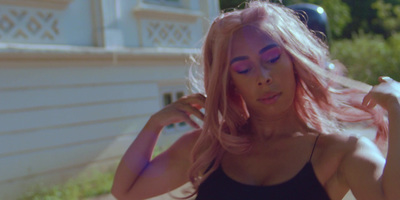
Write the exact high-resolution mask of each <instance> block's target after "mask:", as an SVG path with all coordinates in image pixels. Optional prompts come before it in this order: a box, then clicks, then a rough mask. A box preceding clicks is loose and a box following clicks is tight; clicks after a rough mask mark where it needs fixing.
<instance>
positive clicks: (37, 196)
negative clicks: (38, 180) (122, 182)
mask: <svg viewBox="0 0 400 200" xmlns="http://www.w3.org/2000/svg"><path fill="white" fill-rule="evenodd" d="M114 172H115V171H114V170H110V171H107V172H100V171H95V172H93V173H92V174H90V175H89V176H81V177H78V178H76V179H73V180H70V181H68V182H66V183H65V184H62V185H56V186H52V187H43V186H42V187H39V189H37V190H35V191H34V192H32V193H29V194H27V195H25V196H24V197H22V198H21V199H20V200H65V199H68V200H78V199H85V198H89V197H94V196H98V195H101V194H107V193H110V189H111V185H112V181H113V179H114Z"/></svg>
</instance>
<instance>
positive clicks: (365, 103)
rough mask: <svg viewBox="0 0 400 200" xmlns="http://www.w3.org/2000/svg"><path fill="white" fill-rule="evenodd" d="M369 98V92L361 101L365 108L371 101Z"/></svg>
mask: <svg viewBox="0 0 400 200" xmlns="http://www.w3.org/2000/svg"><path fill="white" fill-rule="evenodd" d="M371 96H372V94H371V92H369V93H368V94H367V95H365V97H364V99H363V101H362V105H363V106H366V107H367V106H368V104H369V102H370V101H371Z"/></svg>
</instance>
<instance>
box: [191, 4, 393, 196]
mask: <svg viewBox="0 0 400 200" xmlns="http://www.w3.org/2000/svg"><path fill="white" fill-rule="evenodd" d="M246 26H253V27H256V28H258V29H259V30H261V31H263V32H264V33H265V34H266V35H268V36H269V37H271V38H272V39H273V40H274V41H275V42H277V43H278V44H279V45H280V46H281V47H282V48H283V49H284V50H285V51H286V52H287V53H288V54H289V55H290V57H291V59H292V62H293V67H294V72H295V78H296V93H295V99H294V102H293V103H294V108H295V111H296V113H297V115H298V118H299V119H300V120H301V121H302V122H303V123H304V124H305V125H306V126H308V127H309V128H310V129H312V130H315V131H316V132H320V133H324V134H330V133H337V132H339V131H340V128H341V126H340V124H341V122H358V121H369V122H372V124H373V125H375V126H377V127H378V129H377V130H378V131H377V135H376V140H377V141H378V140H386V138H387V131H388V130H387V124H386V123H385V121H384V120H383V111H381V110H377V109H374V110H372V109H367V108H366V107H364V106H362V105H361V99H362V97H363V95H365V93H366V92H367V91H368V89H370V86H368V85H366V84H363V83H360V82H357V81H354V80H351V79H348V78H344V77H341V76H340V75H338V74H337V73H336V72H337V71H332V70H330V69H329V67H328V65H329V63H331V60H330V58H329V52H328V47H327V46H326V44H325V43H324V42H322V41H321V40H320V39H319V38H317V37H316V36H315V34H314V33H313V32H311V31H310V30H309V29H308V28H307V27H306V26H305V25H304V24H303V23H302V22H301V21H300V20H299V16H298V13H297V14H296V13H295V12H294V11H292V10H291V9H289V8H286V7H284V6H282V5H281V4H275V3H269V2H265V1H262V2H261V1H251V2H250V3H248V4H247V7H246V8H245V9H243V10H235V11H231V12H227V13H222V14H221V15H220V16H219V17H217V18H216V19H215V20H214V21H213V23H212V25H211V27H210V29H209V31H208V33H207V35H206V37H205V41H204V44H203V47H202V55H201V56H202V58H201V60H200V64H199V67H200V70H198V71H195V74H194V75H193V74H192V76H191V77H192V80H191V82H192V83H193V84H195V85H194V86H193V87H195V88H200V92H204V93H205V95H206V96H207V98H206V103H205V118H204V121H203V128H202V133H201V134H200V136H199V139H198V141H197V143H196V144H195V146H194V148H193V151H192V166H191V168H190V170H189V178H190V181H191V182H192V184H193V186H194V189H195V192H194V193H193V195H194V194H196V193H197V189H198V187H199V185H200V184H201V183H202V182H203V181H204V180H205V179H206V178H207V177H208V176H209V175H210V174H211V173H212V172H213V171H215V170H216V169H217V168H218V166H219V165H220V161H221V158H222V156H223V154H224V152H226V151H228V152H231V153H235V154H241V153H244V152H246V151H248V150H249V149H250V148H251V147H252V144H251V141H250V140H249V138H248V135H246V134H244V133H243V132H242V131H240V130H241V128H242V127H243V126H244V125H245V124H246V122H247V120H248V118H249V113H248V112H247V109H246V106H245V102H243V100H242V99H241V98H240V97H238V96H237V95H235V93H234V91H233V87H232V85H231V77H230V75H229V71H228V70H229V62H228V60H230V58H229V55H230V49H231V48H230V46H231V42H232V41H231V39H232V35H233V33H234V32H235V31H237V30H239V29H241V28H243V27H246ZM336 67H337V68H338V67H339V66H336ZM196 73H197V74H196ZM199 77H201V78H202V79H203V80H204V82H203V83H201V81H199ZM196 84H197V85H196ZM202 89H204V91H201V90H202Z"/></svg>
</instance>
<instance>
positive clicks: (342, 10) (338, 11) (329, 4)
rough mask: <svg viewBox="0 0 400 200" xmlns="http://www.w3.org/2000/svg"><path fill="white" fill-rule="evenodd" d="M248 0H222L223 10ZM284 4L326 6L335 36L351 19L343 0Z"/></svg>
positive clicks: (296, 0)
mask: <svg viewBox="0 0 400 200" xmlns="http://www.w3.org/2000/svg"><path fill="white" fill-rule="evenodd" d="M243 2H246V0H220V6H221V10H226V9H229V8H239V9H241V8H243V7H244V5H245V4H244V3H243ZM283 3H284V5H286V6H287V5H291V4H296V3H312V4H316V5H319V6H321V7H322V8H324V10H325V12H326V13H327V15H328V21H329V22H328V23H329V28H330V30H331V31H332V35H333V37H334V38H339V37H341V35H342V31H343V29H344V28H345V27H346V25H347V24H348V23H350V21H351V15H350V8H349V6H348V5H347V4H345V3H343V2H342V0H284V1H283Z"/></svg>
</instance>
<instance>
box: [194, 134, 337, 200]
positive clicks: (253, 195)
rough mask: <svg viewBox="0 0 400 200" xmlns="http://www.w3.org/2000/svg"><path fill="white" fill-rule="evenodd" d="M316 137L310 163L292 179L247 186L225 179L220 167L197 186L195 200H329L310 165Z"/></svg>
mask: <svg viewBox="0 0 400 200" xmlns="http://www.w3.org/2000/svg"><path fill="white" fill-rule="evenodd" d="M318 137H319V135H318V136H317V138H316V140H315V142H314V147H313V150H312V152H311V155H310V159H309V161H308V162H307V163H306V164H305V165H304V167H303V169H301V170H300V172H299V173H298V174H297V175H296V176H294V177H293V178H292V179H290V180H288V181H285V182H283V183H280V184H276V185H271V186H255V185H247V184H243V183H239V182H237V181H235V180H233V179H231V178H230V177H228V176H227V175H226V174H225V172H224V171H223V170H222V168H221V166H220V167H219V168H218V169H217V170H216V171H214V172H213V173H212V174H211V175H210V176H209V177H208V178H207V179H206V180H205V181H204V182H203V183H202V184H201V185H200V187H199V190H198V193H197V197H196V200H258V199H260V200H261V199H262V200H267V199H273V200H279V199H282V200H291V199H293V200H302V199H304V200H325V199H327V200H329V199H330V198H329V196H328V194H327V193H326V191H325V189H324V187H323V186H322V185H321V183H320V182H319V181H318V179H317V177H316V175H315V173H314V169H313V166H312V164H311V158H312V154H313V153H314V149H315V144H316V143H317V140H318Z"/></svg>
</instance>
